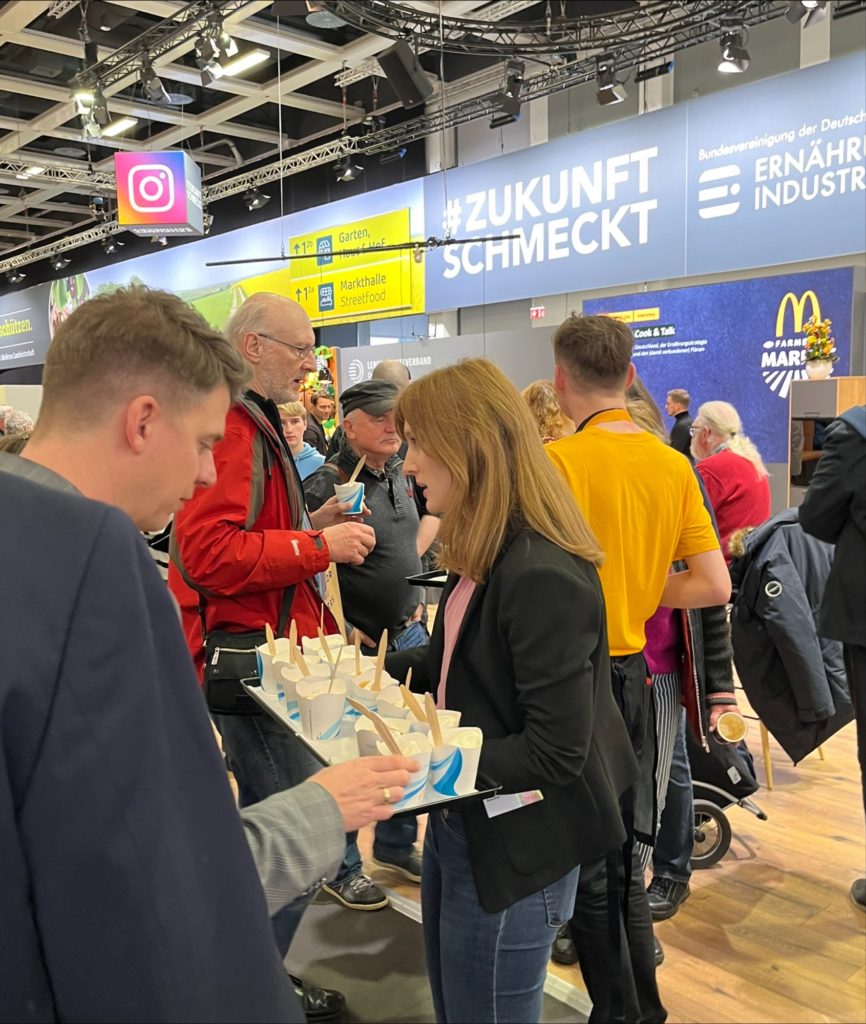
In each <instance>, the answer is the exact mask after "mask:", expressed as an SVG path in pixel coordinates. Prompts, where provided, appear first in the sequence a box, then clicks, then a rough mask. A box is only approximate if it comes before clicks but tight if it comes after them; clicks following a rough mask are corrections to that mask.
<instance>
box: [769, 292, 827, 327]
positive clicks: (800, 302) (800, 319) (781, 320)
mask: <svg viewBox="0 0 866 1024" xmlns="http://www.w3.org/2000/svg"><path fill="white" fill-rule="evenodd" d="M807 302H808V303H810V305H811V311H810V313H809V316H812V315H813V314H814V316H815V319H816V320H820V319H821V306H820V304H819V302H818V296H817V295H816V294H815V293H814V292H813V291H812V289H811V288H810V289H808V290H807V291H805V292H803V294H802V295H801V296H800V298H799V299H798V298H797V296H796V295H795V294H794V293H793V292H786V293H785V296H784V298H783V299H782V301H781V302H780V303H779V312H778V313H777V314H776V337H777V338H784V337H785V314H786V313H787V311H788V306H789V305H790V307H791V309H792V311H793V313H794V324H793V327H794V329H793V331H792V332H791V333H792V334H802V333H803V324H805V323H806V322H807V320H808V319H809V317H807V316H806V303H807Z"/></svg>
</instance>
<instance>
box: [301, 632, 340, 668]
mask: <svg viewBox="0 0 866 1024" xmlns="http://www.w3.org/2000/svg"><path fill="white" fill-rule="evenodd" d="M325 639H326V640H327V641H328V650H329V651H330V652H331V657H332V658H333V659H334V660H335V661H336V659H337V651H339V650H340V648H341V647H345V646H346V642H345V640H344V639H343V638H342V637H341V636H340V634H339V633H329V634H328V635H327V636H326V637H325ZM301 643H302V646H303V651H304V657H305V658H318V659H319V661H324V662H327V661H328V656H327V654H325V652H324V651H323V650H322V641H321V640H320V639H319V638H318V637H317V636H305V637H304V639H303V640H302V641H301ZM343 657H344V658H345V654H344V655H343ZM341 661H342V659H341Z"/></svg>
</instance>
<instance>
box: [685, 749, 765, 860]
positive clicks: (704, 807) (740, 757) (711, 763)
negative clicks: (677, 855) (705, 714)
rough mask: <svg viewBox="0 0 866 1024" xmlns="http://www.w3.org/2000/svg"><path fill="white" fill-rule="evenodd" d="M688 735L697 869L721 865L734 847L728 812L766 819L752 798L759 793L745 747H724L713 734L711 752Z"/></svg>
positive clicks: (749, 755)
mask: <svg viewBox="0 0 866 1024" xmlns="http://www.w3.org/2000/svg"><path fill="white" fill-rule="evenodd" d="M686 732H687V734H688V735H687V742H688V754H689V764H690V765H691V769H692V792H693V798H694V808H695V844H694V849H693V851H692V856H691V861H690V863H691V866H692V868H694V869H701V868H709V867H712V866H713V864H716V863H718V862H719V861H720V860H721V859H722V857H724V855H725V854H726V853H727V852H728V849H729V847H730V845H731V823H730V822H729V821H728V818H727V815H726V814H725V808H727V807H730V806H731V805H732V804H737V805H738V806H739V807H744V808H745V809H746V810H747V811H750V812H751V813H752V814H754V815H755V817H756V818H759V819H760V820H761V821H766V820H767V815H766V814H765V813H764V812H763V811H762V810H761V808H760V807H758V805H757V804H756V803H754V801H752V800H750V799H749V798H750V797H751V795H752V794H753V793H755V792H757V790H758V781H757V779H756V778H755V766H754V763H753V761H752V755H751V754H750V753H749V748H748V747H747V746H746V744H745V743H738V744H732V743H723V742H722V741H721V740H718V739H716V737H715V736H714V735H713V734H712V733H710V734H709V736H708V742H709V744H710V749H709V751H707V750H704V748H703V747H702V746H701V744H700V743H699V742H698V741H697V740H696V739H695V738H694V737H693V736H692V735H691V731H690V730H688V729H687V730H686Z"/></svg>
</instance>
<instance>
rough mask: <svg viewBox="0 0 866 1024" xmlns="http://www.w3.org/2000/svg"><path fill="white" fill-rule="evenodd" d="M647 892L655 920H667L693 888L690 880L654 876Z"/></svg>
mask: <svg viewBox="0 0 866 1024" xmlns="http://www.w3.org/2000/svg"><path fill="white" fill-rule="evenodd" d="M646 894H647V899H648V900H649V906H650V914H652V919H653V921H667V919H668V918H669V917H673V916H674V914H675V913H676V912H677V911H678V910H679V909H680V906H681V905H682V904H683V903H685V901H686V900H687V899H688V898H689V896H691V890H690V889H689V883H688V882H677V881H676V880H675V879H673V878H653V880H652V881H651V882H650V884H649V886H648V887H647V891H646Z"/></svg>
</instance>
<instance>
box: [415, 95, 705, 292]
mask: <svg viewBox="0 0 866 1024" xmlns="http://www.w3.org/2000/svg"><path fill="white" fill-rule="evenodd" d="M685 158H686V139H685V132H684V131H683V112H682V110H680V109H679V108H676V107H671V108H670V109H668V110H663V111H659V112H658V113H657V114H653V115H652V116H648V117H641V118H632V119H631V120H628V121H622V122H620V123H618V124H613V125H605V126H604V127H602V128H597V129H595V130H594V131H589V132H581V133H580V134H579V135H570V136H567V137H566V138H563V139H557V140H556V141H554V142H549V143H547V144H546V145H543V146H535V147H533V148H531V149H524V150H521V151H520V152H517V153H512V154H510V155H509V156H502V157H499V158H497V159H495V160H486V161H484V162H483V163H479V164H472V165H470V166H468V167H458V168H456V169H455V170H452V171H448V172H447V173H446V174H436V175H431V176H429V177H427V178H425V179H424V208H425V214H426V220H427V233H428V234H432V233H440V232H444V231H450V234H451V237H453V238H467V237H472V238H475V237H477V238H483V237H484V236H485V235H488V236H491V235H502V234H511V233H514V234H516V235H517V238H516V239H512V240H510V241H501V242H489V243H487V244H486V245H482V244H480V243H477V244H469V245H462V246H448V247H445V248H444V249H440V250H437V251H436V252H434V253H432V254H431V255H428V256H427V257H426V259H427V288H426V292H427V309H428V311H433V310H437V309H454V308H457V307H459V306H479V305H485V304H487V303H491V302H503V301H507V300H509V299H517V298H524V297H530V296H532V295H553V294H555V293H557V292H576V291H586V290H588V289H592V288H602V287H605V286H610V285H612V284H618V283H625V282H631V281H641V280H645V279H647V278H650V277H652V278H659V277H682V276H683V274H684V273H685V248H684V245H683V238H684V237H685V203H684V195H685V173H684V168H685ZM446 188H447V194H446ZM650 268H651V269H652V273H650Z"/></svg>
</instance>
